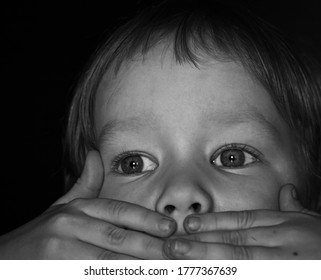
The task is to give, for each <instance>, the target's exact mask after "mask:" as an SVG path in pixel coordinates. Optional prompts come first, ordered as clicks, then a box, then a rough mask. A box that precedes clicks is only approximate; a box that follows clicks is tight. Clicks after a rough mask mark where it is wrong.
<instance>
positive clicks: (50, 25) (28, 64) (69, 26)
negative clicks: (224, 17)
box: [0, 0, 321, 234]
mask: <svg viewBox="0 0 321 280" xmlns="http://www.w3.org/2000/svg"><path fill="white" fill-rule="evenodd" d="M148 2H151V1H137V0H136V1H135V0H133V1H130V2H129V1H123V0H119V1H116V2H114V1H104V2H94V1H83V2H80V1H78V2H75V3H72V2H67V1H65V2H64V3H59V2H53V1H52V2H48V1H43V2H42V3H36V2H31V1H28V2H27V1H26V2H12V4H11V5H10V6H7V7H2V8H1V10H2V11H1V13H2V18H4V19H5V21H4V25H3V27H4V31H3V32H2V36H1V42H2V43H1V45H2V47H3V46H4V47H5V50H4V51H2V55H1V65H2V73H3V74H2V75H1V77H2V83H1V97H0V98H1V108H2V110H1V112H2V114H1V117H2V129H1V138H2V143H3V144H2V151H3V153H2V165H1V166H2V167H1V170H2V172H1V188H0V199H1V203H0V205H1V208H0V211H1V212H0V213H1V222H0V234H2V233H5V232H7V231H9V230H12V229H14V228H16V227H18V226H19V225H21V224H23V223H25V222H27V221H28V220H30V219H32V218H34V217H36V216H37V215H39V214H40V213H41V212H43V211H44V210H45V209H46V208H48V207H49V206H50V204H52V203H53V202H54V201H55V200H56V199H57V198H59V197H60V196H61V195H62V193H63V178H62V139H63V133H64V127H65V123H66V117H67V111H68V106H69V104H70V101H71V97H72V90H73V88H74V86H75V83H76V81H77V78H78V77H79V75H80V73H81V70H82V69H83V67H84V65H85V64H86V61H87V60H88V58H89V56H90V54H91V53H92V52H93V51H94V50H95V48H96V47H97V45H98V44H99V43H100V42H101V41H102V40H103V39H104V38H105V37H106V35H107V34H108V32H110V30H111V29H112V28H113V27H114V26H115V24H117V23H118V22H121V21H122V20H123V19H124V18H125V17H126V16H127V15H130V14H131V13H132V12H133V11H135V10H136V9H137V7H138V5H140V6H144V5H145V4H146V3H148ZM226 2H230V3H237V4H238V5H240V4H241V5H244V6H245V7H248V8H249V9H250V10H252V11H253V12H254V13H256V14H258V15H260V16H261V17H263V18H264V19H266V20H267V21H269V22H271V23H272V24H274V25H276V26H278V27H279V28H280V29H281V30H282V31H283V32H284V33H285V34H286V35H287V36H288V37H290V38H292V39H293V40H294V41H296V42H297V43H298V44H299V45H300V47H301V48H302V49H303V50H304V52H305V53H306V55H312V56H314V57H315V58H316V59H317V60H320V57H321V51H320V50H321V38H320V34H321V32H320V30H321V17H320V11H321V1H319V0H314V1H312V0H309V1H301V0H298V1H267V0H264V1H258V0H256V1H254V0H253V1H226ZM312 61H313V59H312Z"/></svg>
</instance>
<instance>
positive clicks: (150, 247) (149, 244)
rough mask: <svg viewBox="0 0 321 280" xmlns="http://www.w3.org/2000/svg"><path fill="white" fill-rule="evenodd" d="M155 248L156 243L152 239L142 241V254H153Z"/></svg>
mask: <svg viewBox="0 0 321 280" xmlns="http://www.w3.org/2000/svg"><path fill="white" fill-rule="evenodd" d="M156 248H157V243H156V242H155V240H154V239H152V238H148V239H147V240H146V241H144V243H143V250H144V252H146V253H147V254H148V253H149V252H154V251H155V249H156Z"/></svg>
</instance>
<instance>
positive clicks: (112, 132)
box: [98, 108, 281, 146]
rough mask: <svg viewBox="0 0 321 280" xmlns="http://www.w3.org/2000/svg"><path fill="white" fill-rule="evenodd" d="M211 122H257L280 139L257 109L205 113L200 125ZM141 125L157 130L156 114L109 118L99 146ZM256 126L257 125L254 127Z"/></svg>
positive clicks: (271, 134)
mask: <svg viewBox="0 0 321 280" xmlns="http://www.w3.org/2000/svg"><path fill="white" fill-rule="evenodd" d="M213 122H217V123H220V124H221V125H224V126H226V127H234V126H238V125H241V124H248V123H250V124H253V123H257V124H259V127H260V128H261V131H264V132H266V134H268V135H270V136H271V138H272V139H273V140H274V141H275V142H279V141H280V139H281V138H280V132H279V130H278V129H277V128H276V126H275V125H274V124H272V123H271V122H270V121H269V120H267V119H266V117H265V116H264V115H263V114H261V113H260V112H259V111H258V110H256V109H255V108H253V110H247V111H245V110H242V111H239V112H237V114H230V113H221V114H220V116H219V117H217V116H213V115H210V114H207V115H205V117H204V118H203V119H202V125H203V126H204V127H205V128H210V127H211V126H212V124H213ZM142 127H148V128H149V129H151V130H157V129H158V128H159V123H158V122H157V116H156V115H154V114H152V113H150V114H142V115H141V116H139V117H134V118H130V119H125V120H111V121H108V122H107V123H106V124H105V125H104V126H103V128H102V130H101V132H100V133H99V137H98V143H99V146H101V145H102V143H106V142H107V143H108V142H112V141H113V140H115V136H116V135H117V133H125V132H133V133H139V132H140V131H141V128H142ZM256 128H257V127H256ZM116 140H117V139H116Z"/></svg>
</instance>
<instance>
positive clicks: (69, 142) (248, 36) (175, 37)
mask: <svg viewBox="0 0 321 280" xmlns="http://www.w3.org/2000/svg"><path fill="white" fill-rule="evenodd" d="M159 44H164V45H166V46H171V47H172V49H173V52H174V58H175V60H176V62H177V63H179V64H183V63H190V64H192V65H194V66H195V67H199V66H200V65H202V64H203V63H206V60H208V59H209V58H213V59H216V60H221V61H235V62H239V63H241V64H242V65H243V66H244V68H245V69H246V70H247V71H249V73H251V74H252V75H253V76H254V77H255V78H256V79H257V81H258V82H260V83H261V84H262V86H263V87H265V88H266V90H267V91H268V92H269V94H270V95H271V97H272V100H273V102H274V104H275V106H276V108H277V110H278V111H279V113H280V115H281V116H282V117H283V119H284V120H285V121H286V123H287V124H288V125H289V127H290V128H291V129H292V131H293V135H294V139H293V141H296V143H297V147H298V151H299V152H298V155H299V156H300V158H298V161H302V165H301V169H302V170H301V171H302V172H303V174H304V176H305V177H304V180H305V181H304V182H305V183H306V193H305V195H304V197H305V199H303V200H304V201H302V202H303V204H305V205H307V206H309V207H310V208H311V209H315V208H316V206H317V202H318V196H319V193H320V189H319V186H321V184H320V181H321V180H320V176H319V175H320V174H321V167H320V166H321V156H320V152H321V149H320V134H321V132H320V123H321V97H320V92H321V91H320V85H319V84H318V83H317V79H316V78H315V77H314V75H313V73H312V71H310V70H309V69H308V67H307V66H306V65H304V63H303V62H302V61H301V59H300V57H299V55H298V54H297V53H298V52H297V51H296V50H294V49H293V47H292V46H291V47H290V45H289V44H288V43H287V42H286V41H285V39H283V37H282V36H281V35H280V33H279V32H278V31H277V30H276V29H275V28H274V27H272V26H270V25H269V24H267V23H265V22H264V21H262V20H261V19H259V18H257V17H255V16H253V15H251V14H250V13H249V12H248V11H240V9H239V8H238V9H234V8H232V7H228V6H225V5H223V4H221V3H219V2H215V1H201V0H198V1H184V3H183V4H181V5H180V4H179V3H178V2H174V1H162V2H161V3H158V4H153V5H151V6H149V7H147V8H146V9H142V10H141V11H139V12H138V13H137V14H136V16H134V17H133V18H130V19H129V20H128V21H127V22H125V23H124V24H122V25H121V26H120V27H119V28H118V29H116V31H115V32H114V33H113V34H112V35H111V36H110V37H109V39H107V41H106V42H105V43H103V44H102V45H101V47H100V48H99V49H98V50H97V51H96V53H95V54H94V56H93V58H92V59H91V61H90V64H89V66H88V67H87V69H86V71H85V72H84V73H83V76H82V77H81V79H80V82H79V84H78V86H77V88H76V91H75V95H74V98H73V101H72V104H71V108H70V113H69V119H68V125H67V131H66V139H65V140H66V141H65V142H66V146H65V154H66V159H67V164H66V190H68V189H69V188H70V187H71V186H72V185H73V184H74V182H75V181H76V180H77V178H78V177H79V176H80V174H81V172H82V168H83V165H84V162H85V158H86V154H87V152H88V151H89V150H91V149H97V148H98V147H97V142H96V139H97V135H96V131H95V125H94V109H95V108H94V104H95V95H96V92H97V89H98V86H99V84H100V82H101V80H102V78H103V76H104V75H105V74H106V73H107V72H110V73H111V72H113V73H114V74H115V75H117V73H118V71H119V69H120V67H121V66H122V64H123V63H124V62H128V61H130V60H131V59H132V58H133V57H134V56H137V55H140V56H144V55H146V53H148V51H149V50H151V49H152V48H153V47H155V46H157V45H159ZM301 171H300V172H301Z"/></svg>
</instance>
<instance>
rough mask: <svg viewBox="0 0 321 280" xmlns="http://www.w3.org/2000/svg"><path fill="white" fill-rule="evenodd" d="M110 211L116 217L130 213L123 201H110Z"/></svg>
mask: <svg viewBox="0 0 321 280" xmlns="http://www.w3.org/2000/svg"><path fill="white" fill-rule="evenodd" d="M108 211H109V212H110V213H111V214H112V215H114V216H116V217H119V216H122V215H126V213H128V211H129V207H128V204H127V203H124V202H122V201H117V200H114V201H110V203H108Z"/></svg>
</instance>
